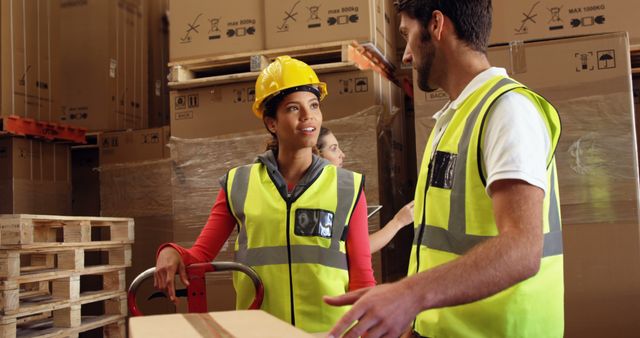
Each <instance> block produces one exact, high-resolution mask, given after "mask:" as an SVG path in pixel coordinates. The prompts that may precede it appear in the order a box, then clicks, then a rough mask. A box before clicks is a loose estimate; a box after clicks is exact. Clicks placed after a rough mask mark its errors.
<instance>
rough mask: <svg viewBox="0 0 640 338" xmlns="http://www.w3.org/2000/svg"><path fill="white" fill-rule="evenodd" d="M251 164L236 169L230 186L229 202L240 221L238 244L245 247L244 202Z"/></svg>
mask: <svg viewBox="0 0 640 338" xmlns="http://www.w3.org/2000/svg"><path fill="white" fill-rule="evenodd" d="M251 167H253V165H245V166H242V167H238V168H237V169H236V174H235V175H234V176H233V185H232V186H231V196H230V197H231V202H232V203H233V212H234V213H235V214H236V217H237V218H238V222H240V233H239V234H238V246H239V247H240V248H244V249H246V248H247V229H246V224H245V214H244V203H245V201H246V200H247V191H248V189H249V175H250V174H251Z"/></svg>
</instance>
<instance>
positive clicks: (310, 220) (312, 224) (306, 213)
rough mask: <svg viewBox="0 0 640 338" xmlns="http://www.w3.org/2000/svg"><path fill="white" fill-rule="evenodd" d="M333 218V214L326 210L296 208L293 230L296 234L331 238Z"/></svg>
mask: <svg viewBox="0 0 640 338" xmlns="http://www.w3.org/2000/svg"><path fill="white" fill-rule="evenodd" d="M333 218H334V214H333V213H332V212H330V211H327V210H320V209H297V210H296V219H295V226H294V230H293V231H294V233H295V234H296V235H298V236H320V237H323V238H331V236H332V235H333Z"/></svg>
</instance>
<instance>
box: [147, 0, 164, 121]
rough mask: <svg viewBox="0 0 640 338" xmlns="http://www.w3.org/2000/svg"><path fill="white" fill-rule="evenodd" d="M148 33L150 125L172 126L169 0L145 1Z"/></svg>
mask: <svg viewBox="0 0 640 338" xmlns="http://www.w3.org/2000/svg"><path fill="white" fill-rule="evenodd" d="M146 5H147V20H148V25H149V26H148V27H149V30H148V33H149V38H148V41H149V50H151V51H153V53H148V56H149V63H148V67H149V85H148V88H147V90H148V98H149V127H150V128H153V127H162V126H167V125H169V87H168V86H167V75H169V67H168V66H167V63H169V19H168V17H167V10H168V9H169V0H146Z"/></svg>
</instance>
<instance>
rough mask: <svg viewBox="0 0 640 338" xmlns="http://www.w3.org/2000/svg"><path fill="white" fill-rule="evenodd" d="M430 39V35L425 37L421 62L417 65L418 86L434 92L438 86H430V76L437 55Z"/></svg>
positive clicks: (423, 89)
mask: <svg viewBox="0 0 640 338" xmlns="http://www.w3.org/2000/svg"><path fill="white" fill-rule="evenodd" d="M430 40H431V39H429V35H428V34H427V35H426V37H423V39H422V44H421V46H420V47H421V48H420V51H419V52H420V64H418V65H416V71H417V73H418V88H420V89H421V90H422V91H425V92H433V91H435V90H437V89H438V88H437V87H436V88H432V87H431V86H429V83H428V82H429V76H430V75H431V68H432V67H433V59H434V58H435V55H436V50H435V48H434V47H433V44H432V43H431V41H430Z"/></svg>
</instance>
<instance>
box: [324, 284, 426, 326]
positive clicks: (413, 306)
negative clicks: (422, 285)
mask: <svg viewBox="0 0 640 338" xmlns="http://www.w3.org/2000/svg"><path fill="white" fill-rule="evenodd" d="M406 281H407V280H406V279H405V280H403V281H400V282H396V283H392V284H381V285H378V286H376V287H372V288H368V289H360V290H356V291H352V292H349V293H346V294H344V295H341V296H336V297H325V298H324V301H325V302H326V303H327V304H329V305H333V306H342V305H349V304H353V307H352V308H351V310H349V311H348V312H347V313H346V314H345V315H344V316H342V318H341V319H340V321H338V323H337V324H336V325H335V326H334V327H333V329H332V330H331V331H330V332H329V337H341V334H342V333H343V332H344V331H345V330H347V329H349V327H350V326H351V325H352V324H353V323H354V322H356V321H357V323H356V324H355V325H354V326H353V327H351V328H350V329H349V330H348V331H347V332H346V333H345V334H344V336H342V337H345V338H357V337H360V336H364V335H365V334H366V337H367V338H377V337H394V338H395V337H399V336H400V335H401V334H402V333H403V332H404V331H405V330H406V329H407V328H408V326H409V325H410V324H411V321H412V320H413V319H414V318H415V317H416V315H417V314H418V312H420V304H419V297H415V296H414V295H412V294H411V288H409V287H408V286H407V284H408V283H406Z"/></svg>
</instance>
